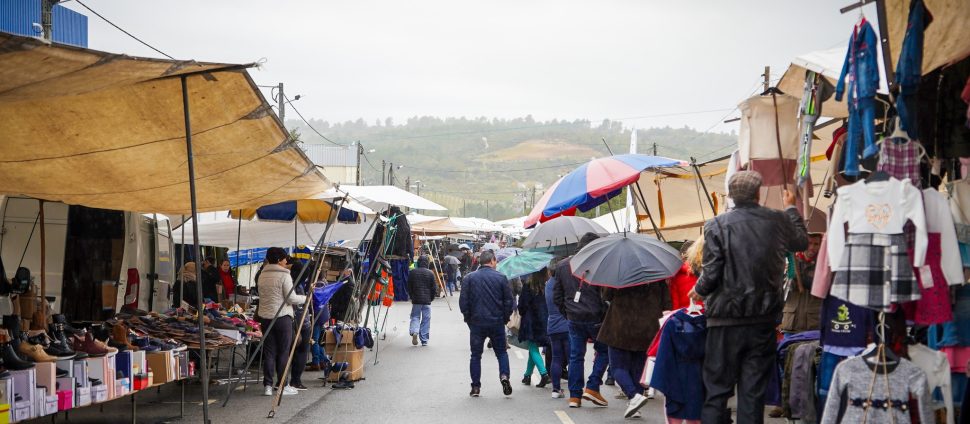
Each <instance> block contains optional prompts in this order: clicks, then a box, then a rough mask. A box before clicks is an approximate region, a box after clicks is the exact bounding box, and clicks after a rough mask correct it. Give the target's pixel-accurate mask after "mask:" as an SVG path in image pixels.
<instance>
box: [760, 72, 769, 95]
mask: <svg viewBox="0 0 970 424" xmlns="http://www.w3.org/2000/svg"><path fill="white" fill-rule="evenodd" d="M761 76H762V77H764V78H765V79H764V81H763V82H762V85H763V86H764V90H763V91H762V93H763V92H765V91H768V89H769V88H771V67H770V66H765V73H764V74H761Z"/></svg>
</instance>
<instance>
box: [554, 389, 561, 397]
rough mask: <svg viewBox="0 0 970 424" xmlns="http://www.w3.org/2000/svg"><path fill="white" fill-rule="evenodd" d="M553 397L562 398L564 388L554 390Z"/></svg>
mask: <svg viewBox="0 0 970 424" xmlns="http://www.w3.org/2000/svg"><path fill="white" fill-rule="evenodd" d="M552 398H553V399H562V390H553V391H552Z"/></svg>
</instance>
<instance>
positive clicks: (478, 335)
mask: <svg viewBox="0 0 970 424" xmlns="http://www.w3.org/2000/svg"><path fill="white" fill-rule="evenodd" d="M468 331H469V333H470V334H469V336H470V337H469V342H470V344H471V350H472V357H471V361H470V362H469V364H468V368H469V372H470V373H471V377H472V387H482V352H484V350H485V339H489V340H491V341H492V350H493V351H495V357H496V358H497V359H498V374H499V378H502V379H506V378H509V373H510V371H509V351H508V342H507V341H506V340H505V326H504V325H501V324H496V325H475V324H468Z"/></svg>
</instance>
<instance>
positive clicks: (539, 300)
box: [519, 270, 549, 387]
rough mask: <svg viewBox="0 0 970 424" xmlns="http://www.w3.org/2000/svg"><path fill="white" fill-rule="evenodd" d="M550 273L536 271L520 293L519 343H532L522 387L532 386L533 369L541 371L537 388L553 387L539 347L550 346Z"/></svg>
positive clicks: (529, 344)
mask: <svg viewBox="0 0 970 424" xmlns="http://www.w3.org/2000/svg"><path fill="white" fill-rule="evenodd" d="M547 275H548V274H547V273H546V270H542V271H539V272H534V273H532V274H531V275H529V277H528V283H526V284H525V285H523V287H522V293H521V294H519V316H520V317H521V321H520V324H519V341H521V342H522V343H528V346H529V360H528V362H527V363H526V367H525V376H524V377H522V384H525V385H527V386H529V385H532V370H533V369H534V368H538V369H539V384H537V385H536V387H546V385H547V384H549V372H548V370H546V363H545V360H544V359H543V358H542V354H541V353H540V352H539V346H546V345H548V344H549V343H548V340H547V339H548V336H546V325H547V324H548V320H549V311H548V309H547V308H546V296H545V285H546V277H547Z"/></svg>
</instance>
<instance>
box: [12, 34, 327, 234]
mask: <svg viewBox="0 0 970 424" xmlns="http://www.w3.org/2000/svg"><path fill="white" fill-rule="evenodd" d="M245 68H246V66H243V65H224V64H212V63H197V62H194V61H189V62H183V61H174V60H159V59H146V58H137V57H129V56H124V55H117V54H111V53H104V52H99V51H94V50H88V49H81V48H76V47H70V46H65V45H57V44H55V45H47V44H45V43H44V42H43V41H40V40H37V39H34V38H27V37H18V36H14V35H10V34H3V33H0V193H4V194H16V195H26V196H31V197H36V198H42V199H47V200H54V201H61V202H64V203H68V204H79V205H84V206H90V207H97V208H105V209H116V210H129V211H143V212H158V213H165V214H174V215H178V214H188V213H190V210H191V208H190V203H189V183H188V168H187V161H186V145H185V138H184V136H185V128H184V116H183V106H182V88H181V82H180V77H181V76H186V79H187V83H188V84H187V85H188V94H189V102H190V106H189V108H190V111H191V127H192V134H193V137H192V138H193V151H194V153H195V175H196V180H197V192H198V209H199V211H214V210H231V209H239V208H245V207H258V206H262V205H266V204H271V203H277V202H281V201H287V200H293V199H302V198H306V197H308V196H310V195H312V194H315V193H319V192H322V191H325V190H327V189H328V188H329V187H330V185H329V183H328V182H327V180H326V178H325V177H324V176H323V174H322V173H320V172H319V171H318V170H317V168H315V167H314V166H313V164H312V163H311V162H310V161H309V159H307V157H306V156H305V155H304V154H303V152H302V151H301V150H300V149H299V148H298V147H296V145H295V144H293V143H292V142H290V141H289V139H288V135H287V134H286V132H285V130H284V128H283V126H282V125H281V124H280V122H279V120H278V118H277V117H276V115H275V114H273V113H272V110H271V108H270V106H269V105H268V104H267V103H266V101H265V99H264V98H263V97H262V95H261V94H260V93H259V91H258V90H257V88H256V86H255V84H254V83H253V81H252V80H251V79H250V77H249V75H248V73H247V72H246V71H245Z"/></svg>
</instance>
